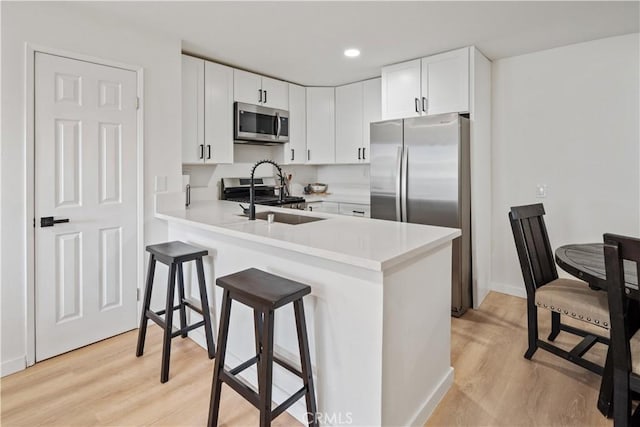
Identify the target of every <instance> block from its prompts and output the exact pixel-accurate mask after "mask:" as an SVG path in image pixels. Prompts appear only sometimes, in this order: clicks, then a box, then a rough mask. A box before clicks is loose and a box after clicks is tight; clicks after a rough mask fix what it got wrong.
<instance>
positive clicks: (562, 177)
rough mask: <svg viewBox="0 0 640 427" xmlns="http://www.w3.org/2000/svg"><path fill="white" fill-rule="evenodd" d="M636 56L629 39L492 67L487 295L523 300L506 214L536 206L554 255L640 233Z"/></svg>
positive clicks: (639, 46)
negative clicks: (541, 188) (539, 187)
mask: <svg viewBox="0 0 640 427" xmlns="http://www.w3.org/2000/svg"><path fill="white" fill-rule="evenodd" d="M639 52H640V43H639V35H638V34H631V35H626V36H621V37H612V38H606V39H602V40H596V41H591V42H587V43H580V44H574V45H570V46H565V47H561V48H557V49H551V50H546V51H542V52H537V53H533V54H528V55H522V56H517V57H512V58H507V59H503V60H498V61H495V62H494V63H493V91H492V92H493V93H492V98H493V106H492V107H493V121H492V126H493V129H492V132H493V145H492V153H493V178H492V187H493V241H492V249H493V250H492V252H493V253H492V282H493V283H492V287H493V289H495V290H499V291H503V292H510V293H514V294H521V295H524V285H523V284H522V275H521V272H520V267H519V265H518V262H517V257H516V251H515V245H514V243H513V236H512V234H511V229H510V227H509V224H508V220H507V212H508V209H509V207H510V206H515V205H520V204H529V203H537V202H543V203H544V205H545V210H546V212H547V215H546V217H545V221H546V224H547V228H548V231H549V236H550V240H551V245H552V247H554V248H556V247H558V246H560V245H563V244H568V243H578V242H600V241H602V234H603V233H605V232H615V233H622V234H631V235H636V236H637V235H638V234H639V230H640V206H639V195H640V177H639V175H638V171H639V168H638V164H639V160H640V158H639V155H640V154H639V153H640V149H639V147H640V135H639V131H638V129H639V126H640V122H639V120H640V119H639V117H640V108H639V102H640V101H639V92H640V86H639V78H640V77H639V76H640V69H639V65H638V64H639V59H638V58H639V55H640V54H639ZM536 184H546V185H547V186H548V187H547V188H548V190H547V191H548V195H547V197H546V198H543V199H539V198H536V193H535V191H536Z"/></svg>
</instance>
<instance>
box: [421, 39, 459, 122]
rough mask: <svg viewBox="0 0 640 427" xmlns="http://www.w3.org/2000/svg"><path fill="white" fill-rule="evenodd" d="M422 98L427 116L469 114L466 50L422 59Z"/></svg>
mask: <svg viewBox="0 0 640 427" xmlns="http://www.w3.org/2000/svg"><path fill="white" fill-rule="evenodd" d="M422 96H423V97H425V100H424V104H425V105H424V106H425V107H426V108H425V109H426V113H427V114H441V113H453V112H457V111H461V112H466V111H469V49H468V48H463V49H458V50H454V51H451V52H445V53H441V54H439V55H434V56H429V57H427V58H423V59H422Z"/></svg>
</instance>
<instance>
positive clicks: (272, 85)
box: [262, 77, 289, 111]
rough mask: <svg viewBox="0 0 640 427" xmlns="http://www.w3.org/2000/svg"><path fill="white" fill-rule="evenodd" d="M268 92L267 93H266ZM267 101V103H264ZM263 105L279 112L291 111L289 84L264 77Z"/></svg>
mask: <svg viewBox="0 0 640 427" xmlns="http://www.w3.org/2000/svg"><path fill="white" fill-rule="evenodd" d="M265 92H266V93H265ZM265 99H266V102H264V101H265ZM262 101H263V105H265V106H267V107H271V108H277V109H279V110H285V111H288V110H289V83H287V82H283V81H282V80H276V79H270V78H269V77H262Z"/></svg>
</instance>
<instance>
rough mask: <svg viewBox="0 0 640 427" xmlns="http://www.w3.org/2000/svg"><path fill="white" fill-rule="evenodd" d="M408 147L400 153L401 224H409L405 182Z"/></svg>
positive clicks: (406, 177) (407, 177)
mask: <svg viewBox="0 0 640 427" xmlns="http://www.w3.org/2000/svg"><path fill="white" fill-rule="evenodd" d="M408 166H409V147H408V146H406V145H405V147H404V150H403V152H402V174H401V176H402V180H401V184H400V185H401V188H400V198H401V199H402V206H401V207H400V210H401V212H402V219H401V221H402V222H409V219H408V217H409V213H408V212H407V199H408V194H407V180H408V179H409V171H408Z"/></svg>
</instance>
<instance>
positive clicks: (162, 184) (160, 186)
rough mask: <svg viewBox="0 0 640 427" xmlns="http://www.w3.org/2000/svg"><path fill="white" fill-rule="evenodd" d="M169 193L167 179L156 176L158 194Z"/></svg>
mask: <svg viewBox="0 0 640 427" xmlns="http://www.w3.org/2000/svg"><path fill="white" fill-rule="evenodd" d="M165 191H167V177H166V176H156V193H163V192H165Z"/></svg>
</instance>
